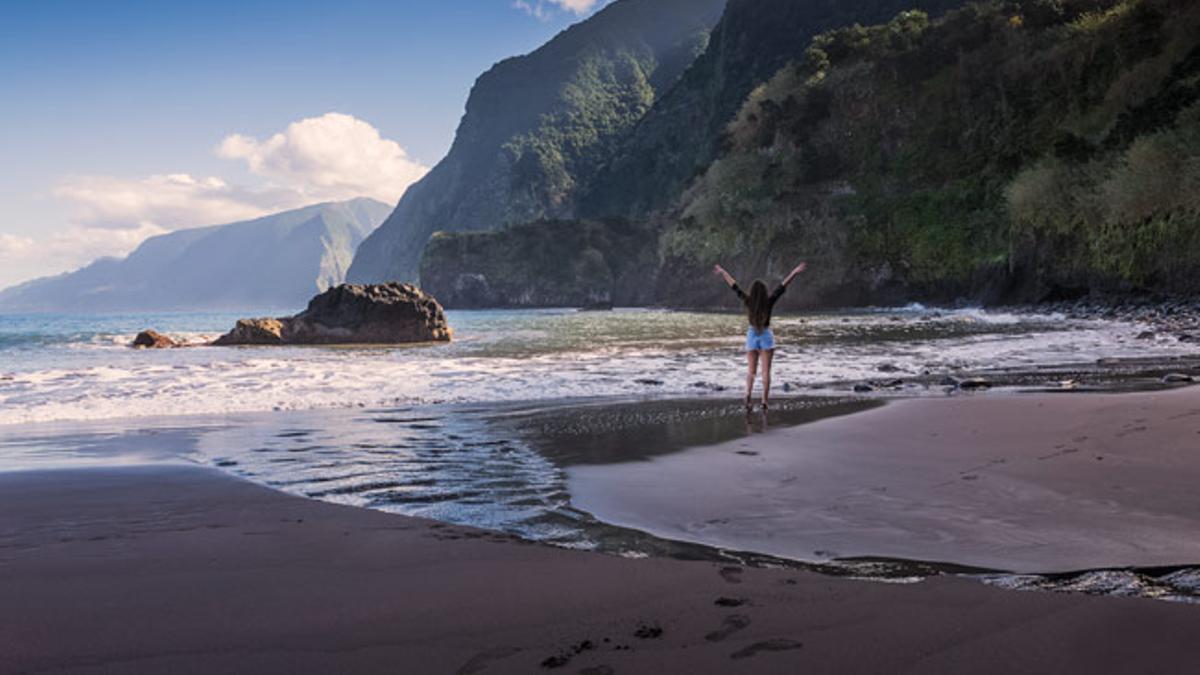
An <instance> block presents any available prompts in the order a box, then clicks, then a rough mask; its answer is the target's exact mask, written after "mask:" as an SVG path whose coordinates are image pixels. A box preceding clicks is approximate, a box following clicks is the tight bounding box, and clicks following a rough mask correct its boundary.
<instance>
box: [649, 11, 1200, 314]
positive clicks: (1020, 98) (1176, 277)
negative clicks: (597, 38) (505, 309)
mask: <svg viewBox="0 0 1200 675" xmlns="http://www.w3.org/2000/svg"><path fill="white" fill-rule="evenodd" d="M1198 98H1200V6H1197V5H1196V4H1195V3H1192V2H1185V1H1182V0H1125V1H1102V0H1086V1H1076V2H1070V1H1065V0H1064V1H1061V2H1060V1H1055V0H1024V1H1021V2H984V3H979V4H974V5H970V6H968V7H966V8H964V9H962V10H959V11H956V12H953V13H951V14H949V15H948V16H946V17H945V18H944V19H942V20H938V21H934V22H930V21H929V20H928V18H927V17H926V16H924V15H923V14H921V13H916V12H909V13H905V14H902V15H900V16H899V17H897V18H896V19H895V20H893V21H892V22H890V23H888V24H886V25H879V26H874V27H870V28H860V27H851V28H846V29H841V30H837V31H833V32H831V33H827V34H825V35H822V36H820V37H818V38H817V39H816V40H814V42H813V44H812V47H811V49H810V50H809V51H808V52H807V54H806V58H805V59H804V61H803V62H801V63H797V64H794V65H791V66H788V67H786V68H784V69H783V70H781V71H780V72H779V73H777V74H776V75H775V77H773V78H772V79H771V80H770V81H769V82H768V83H766V84H765V85H764V86H763V87H761V88H759V89H757V90H755V91H754V93H753V94H752V95H751V96H750V97H749V99H748V100H747V101H746V102H745V104H744V105H743V107H742V109H741V111H740V112H739V113H738V115H737V118H736V119H735V120H734V121H733V122H732V123H731V124H730V126H729V128H728V129H727V137H726V138H727V146H728V148H727V151H726V152H724V153H723V154H722V155H721V156H720V157H719V158H718V159H717V160H716V161H715V162H714V163H713V164H712V165H710V166H709V167H708V169H707V170H706V171H705V173H704V175H703V176H702V177H701V178H700V179H699V180H698V181H696V182H695V183H694V184H693V185H692V186H691V187H690V188H689V190H688V192H687V194H686V195H685V196H684V198H683V200H682V201H681V203H680V204H679V206H678V210H677V211H676V216H677V217H676V218H675V219H673V221H672V225H671V226H670V227H669V228H667V230H666V231H665V232H664V234H663V238H662V249H661V254H662V257H663V260H664V266H665V267H666V268H667V269H669V270H671V272H670V274H667V275H664V278H666V279H670V280H679V283H678V284H677V285H675V286H671V287H669V288H666V289H663V290H662V292H663V293H664V294H665V295H666V296H667V297H673V298H677V299H679V301H680V304H707V303H709V302H715V301H719V300H720V297H719V296H718V295H716V294H713V293H696V292H695V291H694V288H695V286H694V284H692V283H691V280H694V279H696V278H698V276H699V275H701V274H703V273H705V271H706V269H707V267H708V266H709V264H710V263H712V262H714V261H716V260H718V259H720V260H725V261H729V262H730V263H731V264H732V265H734V267H735V268H740V270H742V271H746V272H749V271H751V270H756V271H760V272H765V273H766V274H772V273H774V274H779V273H780V272H781V271H782V270H783V269H784V268H786V267H787V266H788V265H790V264H791V262H792V261H793V260H794V259H796V258H808V259H810V261H811V262H812V265H811V268H812V269H813V273H812V275H811V276H810V277H808V278H807V279H806V283H805V287H804V291H803V292H801V293H797V294H794V295H793V294H789V295H792V296H793V297H792V300H793V301H795V300H800V301H802V302H808V303H815V304H844V303H868V302H892V301H898V300H907V299H933V300H954V299H958V298H964V297H965V298H970V299H974V300H982V301H985V302H987V301H993V302H994V301H1001V300H1010V301H1012V300H1015V301H1040V300H1049V299H1060V298H1070V297H1078V296H1082V295H1084V294H1089V293H1090V294H1104V293H1119V294H1129V293H1175V294H1180V293H1192V292H1195V291H1196V290H1197V289H1200V283H1198V282H1197V278H1198V277H1197V274H1196V272H1197V271H1200V270H1198V266H1197V261H1198V260H1200V217H1198V213H1200V201H1198V200H1197V197H1196V195H1197V194H1200V107H1198V105H1197V100H1198Z"/></svg>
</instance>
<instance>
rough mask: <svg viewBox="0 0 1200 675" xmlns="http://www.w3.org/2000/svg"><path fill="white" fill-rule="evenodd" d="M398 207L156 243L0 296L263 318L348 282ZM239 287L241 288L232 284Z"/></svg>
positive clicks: (326, 207)
mask: <svg viewBox="0 0 1200 675" xmlns="http://www.w3.org/2000/svg"><path fill="white" fill-rule="evenodd" d="M390 209H391V207H390V206H389V205H387V204H384V203H382V202H378V201H375V200H372V199H368V198H358V199H352V200H347V201H343V202H324V203H320V204H312V205H309V206H305V207H301V208H298V209H291V210H288V211H283V212H280V213H275V214H270V215H267V216H262V217H260V218H255V219H251V220H245V221H238V222H234V223H227V224H222V225H206V226H202V227H197V228H189V229H185V230H177V231H175V232H169V233H166V234H162V235H158V236H155V237H150V238H149V239H147V240H146V241H144V242H142V243H141V244H140V245H139V246H138V247H137V248H136V249H134V250H133V251H132V252H131V253H130V254H129V255H127V256H125V257H124V258H114V257H104V258H99V259H97V260H95V261H93V262H91V263H89V264H88V265H85V266H84V267H82V268H80V269H78V270H74V271H72V272H64V273H62V274H59V275H55V276H50V277H42V278H39V279H33V280H31V281H27V282H24V283H22V284H17V285H15V286H12V287H9V288H6V289H3V290H0V309H3V310H5V311H127V310H160V311H161V310H198V309H257V308H262V307H280V308H283V307H291V306H300V305H303V303H304V302H307V300H308V298H309V297H311V296H312V295H313V294H315V293H317V292H319V291H321V290H324V289H325V288H328V287H329V286H332V285H336V284H338V283H341V282H342V281H344V278H345V272H346V270H347V269H348V267H349V265H350V259H351V258H352V257H353V253H354V250H355V248H356V247H357V246H358V244H359V243H360V242H361V241H362V240H363V239H364V238H365V237H366V236H367V234H369V233H370V232H371V231H372V230H373V229H374V228H375V227H377V226H378V225H379V223H381V222H382V221H383V219H384V218H385V217H386V216H387V214H388V212H390ZM234 281H236V283H232V282H234Z"/></svg>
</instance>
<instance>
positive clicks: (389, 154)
mask: <svg viewBox="0 0 1200 675" xmlns="http://www.w3.org/2000/svg"><path fill="white" fill-rule="evenodd" d="M571 1H572V2H578V1H579V0H571ZM217 154H218V155H219V156H221V157H224V158H226V159H241V160H245V161H246V163H247V165H248V166H249V168H250V170H251V171H252V172H254V173H255V174H257V175H259V176H262V177H263V178H266V179H267V180H269V181H271V182H272V183H274V184H276V185H279V186H283V187H286V188H288V189H291V190H295V191H297V192H298V193H300V194H302V195H304V196H305V197H307V198H309V201H326V200H342V199H350V198H353V197H364V196H365V197H374V198H375V199H378V200H380V201H383V202H387V203H390V204H395V203H396V202H398V201H399V200H400V195H402V194H404V191H405V190H407V189H408V186H409V185H412V184H413V183H415V182H417V181H418V180H420V179H421V177H422V176H424V175H425V174H426V173H427V172H428V171H429V169H428V167H425V166H422V165H421V164H419V163H417V162H415V161H413V160H412V159H410V158H409V156H408V153H406V152H405V151H404V148H402V147H400V144H398V143H396V142H395V141H391V140H388V139H386V138H383V137H382V136H380V134H379V130H378V129H376V128H375V127H373V126H371V125H370V124H367V123H366V122H364V121H362V120H360V119H357V118H355V117H352V116H350V115H344V114H342V113H327V114H325V115H322V116H320V117H310V118H308V119H303V120H300V121H299V122H293V123H291V124H289V125H288V127H287V129H285V130H283V131H281V132H279V133H277V134H275V135H273V136H271V137H270V138H267V139H266V140H262V141H260V140H258V139H255V138H250V137H248V136H243V135H241V134H233V135H230V136H228V137H226V138H225V140H223V141H222V142H221V144H220V145H219V146H218V147H217Z"/></svg>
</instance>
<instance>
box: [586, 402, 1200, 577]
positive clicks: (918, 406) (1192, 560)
mask: <svg viewBox="0 0 1200 675" xmlns="http://www.w3.org/2000/svg"><path fill="white" fill-rule="evenodd" d="M752 422H753V423H754V424H759V423H760V422H759V421H757V420H756V419H753V418H752ZM568 476H569V480H568V486H569V489H570V492H571V494H572V497H573V502H574V504H575V505H576V506H577V507H579V508H581V509H584V510H586V511H589V512H591V513H593V514H595V515H596V516H598V517H599V518H601V519H602V520H605V521H608V522H612V523H615V524H618V525H624V526H627V527H633V528H637V529H641V530H645V531H648V532H651V533H653V534H656V535H658V536H661V537H665V538H670V539H679V540H685V541H692V542H697V543H704V544H708V545H714V546H720V547H726V548H730V549H734V550H753V551H757V552H761V553H768V554H773V555H777V556H782V557H787V558H791V559H798V560H809V561H822V560H829V559H836V558H853V557H858V556H870V557H886V558H901V559H910V560H922V561H937V562H946V563H955V564H960V565H967V566H976V567H981V568H987V569H993V570H1006V571H1017V572H1057V571H1071V570H1082V569H1096V568H1109V567H1125V566H1167V565H1189V564H1196V563H1200V498H1198V497H1197V491H1196V486H1197V485H1200V388H1185V389H1176V390H1170V391H1159V392H1153V393H1132V394H1040V395H1015V394H1014V395H999V394H990V395H986V396H965V397H956V398H951V399H945V398H937V399H908V400H898V401H892V402H889V403H888V404H887V405H885V406H883V407H881V408H876V409H873V410H869V411H865V412H861V413H856V414H854V415H849V416H842V417H835V418H830V419H824V420H818V421H815V422H813V423H810V424H806V425H802V426H797V427H791V428H784V429H771V430H769V432H768V433H765V434H755V435H751V436H748V437H745V438H742V439H738V440H733V441H729V442H725V443H721V444H716V445H712V446H709V447H703V448H695V449H691V450H688V451H685V452H680V453H675V454H672V455H668V456H663V457H656V458H652V459H650V460H648V461H638V462H626V463H621V464H607V465H603V466H601V465H594V466H575V467H571V468H570V469H569V470H568ZM700 486H702V487H700ZM698 491H699V492H701V493H702V494H703V498H702V499H698V498H697V494H698Z"/></svg>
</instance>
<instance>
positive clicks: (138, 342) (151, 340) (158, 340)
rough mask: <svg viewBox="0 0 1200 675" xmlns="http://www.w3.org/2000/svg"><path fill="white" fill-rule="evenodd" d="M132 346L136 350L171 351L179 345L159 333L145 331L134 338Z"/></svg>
mask: <svg viewBox="0 0 1200 675" xmlns="http://www.w3.org/2000/svg"><path fill="white" fill-rule="evenodd" d="M130 346H131V347H133V348H135V349H169V348H171V347H178V346H179V343H178V342H176V341H174V340H172V339H171V338H169V337H167V336H166V335H163V334H162V333H159V332H157V331H153V330H144V331H142V332H140V333H138V334H137V337H135V338H133V344H132V345H130Z"/></svg>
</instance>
